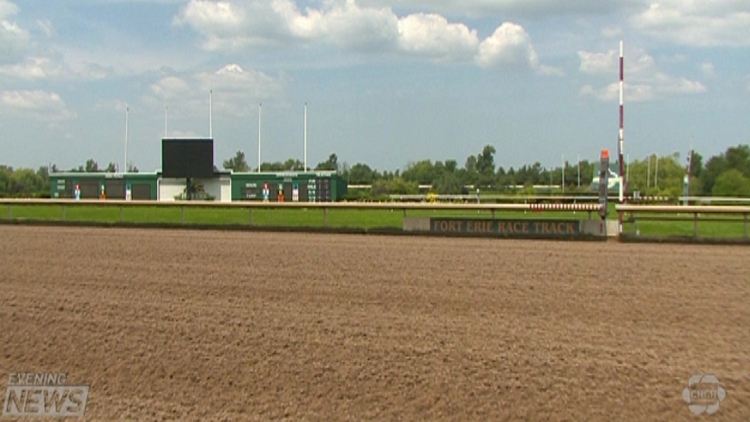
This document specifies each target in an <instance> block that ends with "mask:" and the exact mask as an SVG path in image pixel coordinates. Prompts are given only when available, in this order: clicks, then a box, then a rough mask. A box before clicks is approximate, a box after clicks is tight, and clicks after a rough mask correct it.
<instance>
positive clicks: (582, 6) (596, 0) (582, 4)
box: [360, 0, 643, 18]
mask: <svg viewBox="0 0 750 422" xmlns="http://www.w3.org/2000/svg"><path fill="white" fill-rule="evenodd" d="M360 3H361V4H362V5H363V6H366V7H378V6H386V5H387V6H390V7H394V8H405V9H426V10H433V11H439V12H442V13H450V14H469V15H472V16H497V15H498V14H503V15H508V14H514V15H523V16H528V17H532V18H533V17H536V18H542V17H546V16H552V15H558V16H559V15H562V14H571V15H572V14H582V13H589V14H599V13H612V12H618V11H622V10H628V9H629V8H632V7H633V6H636V5H640V4H642V3H643V0H621V1H602V0H566V1H560V0H441V1H434V0H360Z"/></svg>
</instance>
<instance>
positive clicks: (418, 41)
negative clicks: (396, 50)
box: [398, 13, 479, 59]
mask: <svg viewBox="0 0 750 422" xmlns="http://www.w3.org/2000/svg"><path fill="white" fill-rule="evenodd" d="M398 31H399V35H400V36H399V44H400V48H401V50H402V51H405V52H407V53H414V54H417V55H424V56H428V57H435V58H438V59H471V57H472V56H473V55H474V54H475V52H476V50H477V48H478V46H479V38H478V37H477V31H476V30H470V29H469V28H468V27H467V26H466V25H464V24H452V23H448V20H447V19H445V18H444V17H442V16H440V15H435V14H423V13H418V14H412V15H409V16H406V17H405V18H403V19H400V20H399V21H398Z"/></svg>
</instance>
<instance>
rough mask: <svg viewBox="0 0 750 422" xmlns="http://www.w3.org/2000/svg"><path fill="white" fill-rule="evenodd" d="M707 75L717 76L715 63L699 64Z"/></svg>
mask: <svg viewBox="0 0 750 422" xmlns="http://www.w3.org/2000/svg"><path fill="white" fill-rule="evenodd" d="M698 67H699V68H700V70H701V72H703V74H704V75H706V76H715V75H716V69H715V68H714V64H713V63H711V62H703V63H701V64H700V65H699V66H698Z"/></svg>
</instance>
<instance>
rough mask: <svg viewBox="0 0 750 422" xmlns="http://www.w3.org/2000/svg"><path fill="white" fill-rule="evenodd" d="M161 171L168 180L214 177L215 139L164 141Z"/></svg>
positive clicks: (162, 143) (162, 144)
mask: <svg viewBox="0 0 750 422" xmlns="http://www.w3.org/2000/svg"><path fill="white" fill-rule="evenodd" d="M161 163H162V164H161V170H162V176H163V177H167V178H177V179H182V178H188V177H190V178H210V177H213V176H214V141H213V139H162V141H161Z"/></svg>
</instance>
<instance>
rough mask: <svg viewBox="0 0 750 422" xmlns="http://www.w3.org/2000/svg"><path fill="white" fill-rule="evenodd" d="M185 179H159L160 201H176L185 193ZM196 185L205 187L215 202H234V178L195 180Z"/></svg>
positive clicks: (222, 177)
mask: <svg viewBox="0 0 750 422" xmlns="http://www.w3.org/2000/svg"><path fill="white" fill-rule="evenodd" d="M186 183H187V182H186V180H185V179H159V182H158V185H159V200H160V201H174V200H175V196H178V195H180V194H182V193H183V192H184V191H185V185H186ZM195 183H198V184H201V185H203V189H204V190H205V191H206V193H207V194H209V195H211V196H213V197H214V198H216V199H215V201H219V202H231V201H232V178H231V177H230V176H221V177H219V178H216V179H195Z"/></svg>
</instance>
